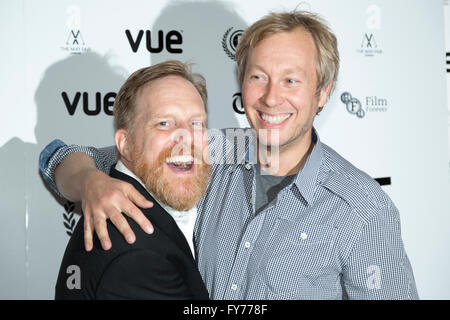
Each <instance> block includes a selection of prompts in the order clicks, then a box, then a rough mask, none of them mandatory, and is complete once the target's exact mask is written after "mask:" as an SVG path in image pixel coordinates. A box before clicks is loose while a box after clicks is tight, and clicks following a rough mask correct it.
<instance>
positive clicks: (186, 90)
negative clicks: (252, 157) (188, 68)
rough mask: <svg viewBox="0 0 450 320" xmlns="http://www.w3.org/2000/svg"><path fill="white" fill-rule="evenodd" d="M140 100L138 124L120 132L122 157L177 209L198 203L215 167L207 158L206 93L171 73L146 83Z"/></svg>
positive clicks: (155, 192)
mask: <svg viewBox="0 0 450 320" xmlns="http://www.w3.org/2000/svg"><path fill="white" fill-rule="evenodd" d="M136 105H137V112H136V118H135V119H134V126H133V127H134V129H133V130H131V132H130V131H128V132H127V131H126V130H125V129H121V130H122V131H121V130H118V131H117V133H116V135H117V136H118V137H117V138H116V144H117V146H118V149H119V151H120V153H121V156H122V161H123V162H124V164H125V165H126V166H127V167H129V168H130V170H131V171H133V172H134V173H135V174H136V175H137V176H138V177H139V178H140V179H141V180H142V181H143V182H144V183H145V185H146V187H147V188H148V189H149V191H151V192H152V193H153V194H154V195H155V196H156V197H157V198H158V199H159V200H161V201H163V202H164V203H166V204H168V205H169V206H171V207H172V208H174V209H177V210H187V209H190V208H192V207H193V206H194V205H195V204H196V203H197V202H198V201H199V200H200V198H201V197H202V196H203V193H204V191H205V189H206V184H207V181H208V176H209V171H210V166H209V165H207V164H206V163H205V162H204V161H202V155H203V151H204V150H205V149H206V147H207V139H206V135H205V127H206V112H205V108H204V104H203V101H202V98H201V97H200V95H199V93H198V91H197V90H196V89H195V87H194V86H193V85H192V84H191V83H190V82H189V81H187V80H185V79H184V78H182V77H180V76H175V75H170V76H166V77H163V78H160V79H157V80H154V81H152V82H150V83H149V84H147V85H146V86H144V87H143V88H142V89H141V90H140V92H139V94H138V96H137V99H136ZM120 132H121V133H120ZM121 134H122V136H123V137H124V138H123V139H121V138H120V137H121ZM121 150H122V151H121Z"/></svg>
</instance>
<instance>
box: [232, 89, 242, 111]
mask: <svg viewBox="0 0 450 320" xmlns="http://www.w3.org/2000/svg"><path fill="white" fill-rule="evenodd" d="M233 110H234V112H236V113H239V114H245V110H244V105H243V104H242V95H241V93H240V92H237V93H235V94H233Z"/></svg>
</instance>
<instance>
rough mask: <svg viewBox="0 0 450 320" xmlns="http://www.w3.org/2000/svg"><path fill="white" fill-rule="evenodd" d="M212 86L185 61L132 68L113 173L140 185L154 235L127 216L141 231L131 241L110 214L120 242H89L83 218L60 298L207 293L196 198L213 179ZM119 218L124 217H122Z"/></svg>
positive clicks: (123, 92) (64, 268) (120, 110)
mask: <svg viewBox="0 0 450 320" xmlns="http://www.w3.org/2000/svg"><path fill="white" fill-rule="evenodd" d="M206 100H207V93H206V86H205V83H204V79H203V78H202V77H201V76H200V75H198V74H193V73H192V72H191V71H190V69H189V67H188V66H187V65H185V64H183V63H181V62H178V61H167V62H163V63H160V64H157V65H155V66H152V67H148V68H143V69H140V70H138V71H136V72H135V73H133V74H132V75H131V76H130V77H129V78H128V80H127V81H126V82H125V83H124V85H123V86H122V87H121V89H120V91H119V93H118V95H117V97H116V100H115V103H114V125H115V129H116V132H115V135H114V139H115V142H116V147H117V149H118V151H119V154H118V158H119V159H118V162H117V163H116V164H115V166H113V167H112V168H111V171H110V176H111V177H114V178H116V179H120V180H123V181H126V182H128V183H130V184H131V185H133V186H134V187H135V188H136V189H137V190H138V191H139V193H140V194H141V195H142V196H144V197H145V198H146V199H147V200H148V201H151V202H153V203H154V206H153V208H152V210H151V213H150V210H149V209H142V212H143V213H144V214H145V215H148V216H150V215H151V219H152V222H153V227H154V230H153V234H152V235H151V236H149V235H148V234H146V233H145V232H143V231H142V230H141V228H140V227H139V225H138V224H136V223H135V222H133V221H132V220H131V219H130V218H125V217H124V216H122V217H121V219H127V220H128V223H129V224H130V226H131V228H132V229H133V231H134V232H135V234H136V241H135V242H134V243H133V244H131V245H130V244H128V243H127V242H126V241H125V240H124V239H123V237H122V235H121V233H120V231H119V230H118V229H116V227H114V225H113V223H112V222H111V221H109V220H108V222H107V229H108V232H109V234H110V236H111V238H112V239H114V242H115V244H117V245H116V246H115V247H114V250H109V251H104V250H103V249H102V246H101V244H100V241H99V239H98V238H97V237H94V247H93V250H91V251H90V252H86V251H85V249H84V238H83V237H84V235H83V233H84V232H83V225H84V222H83V218H81V221H79V223H78V225H77V227H76V230H75V232H74V234H73V236H72V238H71V239H70V241H69V243H68V246H67V249H66V252H65V254H64V258H63V261H62V264H61V268H60V271H59V276H58V281H57V284H56V293H55V298H56V299H208V292H207V291H206V288H205V286H204V284H203V282H202V278H201V276H200V273H199V272H198V269H197V265H196V263H195V261H194V259H193V255H194V251H193V250H194V249H193V243H192V242H193V234H192V232H193V225H194V222H195V219H196V217H197V208H196V205H197V203H198V201H199V200H200V198H201V197H202V196H203V194H204V192H205V189H206V185H207V183H208V178H209V173H210V165H209V164H206V163H205V162H204V161H202V157H201V156H202V155H203V150H206V145H207V141H206V139H205V135H204V133H205V130H204V129H205V123H206ZM116 222H117V221H116Z"/></svg>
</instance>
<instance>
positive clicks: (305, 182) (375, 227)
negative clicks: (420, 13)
mask: <svg viewBox="0 0 450 320" xmlns="http://www.w3.org/2000/svg"><path fill="white" fill-rule="evenodd" d="M236 61H237V64H238V70H239V81H240V85H241V88H242V99H243V105H244V108H245V112H246V115H247V118H248V120H249V123H250V124H251V126H252V129H253V130H255V132H256V136H257V140H256V142H255V143H252V144H250V145H249V147H248V149H247V150H246V152H245V153H244V155H243V156H242V157H239V158H238V159H237V162H236V163H234V164H214V163H213V164H212V176H211V180H210V183H209V186H208V189H207V192H206V194H205V196H204V197H203V199H202V200H201V201H200V204H199V215H198V218H197V221H196V225H195V230H194V240H195V244H196V248H197V251H196V254H197V263H198V267H199V270H200V273H201V275H202V278H203V280H204V282H205V284H206V287H207V289H208V291H209V293H210V297H211V298H213V299H345V298H349V299H417V298H418V295H417V290H416V287H415V281H414V276H413V272H412V268H411V265H410V263H409V260H408V257H407V256H406V253H405V250H404V247H403V243H402V239H401V234H400V219H399V213H398V210H397V209H396V207H395V205H394V204H393V202H392V201H391V199H390V198H389V197H388V196H387V195H386V194H385V193H384V192H383V191H382V189H381V188H380V186H379V185H378V184H377V183H376V182H375V181H374V180H373V179H372V178H370V177H369V176H368V175H367V174H365V173H364V172H362V171H360V170H359V169H357V168H355V167H354V166H353V165H352V164H350V163H349V162H348V161H346V160H345V159H343V158H342V157H341V156H339V155H338V154H337V153H336V152H335V151H334V150H333V149H331V148H330V147H328V146H327V145H325V144H323V143H322V142H321V141H320V139H319V136H318V134H317V132H316V130H315V129H314V128H313V122H314V118H315V116H316V114H318V113H319V112H321V111H322V109H323V108H324V106H325V104H326V102H327V99H328V96H329V95H330V94H331V92H332V90H333V88H334V86H335V84H336V81H337V76H338V71H339V52H338V49H337V41H336V37H335V36H334V34H333V33H332V32H331V31H330V30H329V28H328V27H327V25H326V23H325V22H324V21H323V20H322V19H321V18H320V17H318V15H316V14H313V13H310V12H304V11H294V12H283V13H271V14H269V15H267V16H265V17H263V18H262V19H260V20H258V21H257V22H255V23H254V24H253V25H251V26H250V27H249V28H248V29H247V30H246V31H245V32H244V34H243V35H242V37H241V40H240V43H239V45H238V48H237V52H236ZM216 140H217V139H216ZM225 140H226V139H225ZM59 147H60V148H59ZM84 150H86V149H83V147H78V146H75V147H74V146H65V145H63V144H61V143H60V142H58V141H56V142H54V143H53V144H51V145H49V147H48V149H47V150H46V151H45V152H43V155H45V154H49V155H52V156H51V157H48V156H47V157H44V158H43V159H41V160H42V161H41V168H42V170H43V173H44V175H46V177H48V180H49V182H50V183H54V182H53V179H56V185H57V186H58V189H59V190H60V191H61V192H62V194H64V195H65V196H66V197H68V198H69V199H72V200H80V199H83V201H84V203H85V207H86V208H88V216H89V217H90V219H92V220H95V221H104V219H106V218H108V217H110V218H111V219H113V218H114V217H115V216H116V215H117V214H119V213H120V211H124V212H126V213H127V214H128V215H129V216H130V217H132V218H133V219H134V220H136V221H137V222H138V223H139V224H140V225H141V227H142V228H146V227H149V226H150V222H149V221H148V220H147V219H145V218H144V217H142V215H140V213H139V212H138V211H137V210H135V208H133V205H132V204H131V203H132V202H133V203H135V204H136V205H138V206H147V205H149V204H148V203H145V201H144V199H141V198H139V197H138V196H137V195H136V192H135V191H133V190H132V189H131V188H130V187H129V186H127V185H125V184H123V183H121V182H118V181H113V180H112V179H110V178H109V177H107V176H105V174H103V173H100V172H99V171H98V170H96V169H95V163H94V161H93V160H92V159H91V157H92V158H93V159H95V161H96V162H97V164H98V165H100V164H101V163H103V162H104V161H106V162H111V161H112V156H105V155H104V152H103V151H99V150H96V149H93V148H88V149H87V151H86V153H87V154H89V155H90V157H89V156H87V155H86V154H84V153H81V152H79V151H84ZM110 152H111V151H110ZM69 154H70V155H69ZM254 154H256V158H257V161H256V163H253V162H252V161H250V158H251V157H252V155H254ZM63 158H64V161H62V159H63ZM61 161H62V163H61V165H59V166H57V164H59V163H60V162H61ZM55 167H56V172H55ZM100 167H101V166H100ZM54 174H55V176H54ZM73 179H76V180H77V185H78V186H83V187H82V188H79V187H77V186H75V185H72V186H70V187H67V185H66V183H65V182H66V181H71V180H72V181H73ZM102 188H107V189H108V190H109V193H110V194H114V195H115V197H114V199H115V200H113V201H112V203H111V204H109V205H108V206H104V205H102V203H105V202H107V201H106V200H107V199H110V198H106V197H103V196H102V195H100V194H99V192H98V190H101V189H102ZM87 190H89V192H88V191H87ZM85 214H86V212H85ZM92 217H93V218H92ZM150 219H151V218H150ZM92 228H93V226H92V223H91V224H90V225H88V227H87V230H89V231H90V230H92ZM95 229H96V232H97V233H98V234H99V237H100V239H102V241H104V248H105V249H109V248H110V247H111V243H110V241H109V238H108V234H107V232H106V230H105V228H103V227H102V226H101V225H100V224H99V223H95ZM120 229H121V230H123V235H124V236H126V237H129V238H130V239H129V241H131V242H132V241H133V234H132V232H131V231H130V230H129V229H128V227H127V226H126V225H124V224H123V225H122V224H121V226H120ZM85 237H86V248H87V249H88V250H89V249H90V246H91V244H90V242H91V241H90V233H89V232H87V233H86V234H85ZM113 246H114V244H113Z"/></svg>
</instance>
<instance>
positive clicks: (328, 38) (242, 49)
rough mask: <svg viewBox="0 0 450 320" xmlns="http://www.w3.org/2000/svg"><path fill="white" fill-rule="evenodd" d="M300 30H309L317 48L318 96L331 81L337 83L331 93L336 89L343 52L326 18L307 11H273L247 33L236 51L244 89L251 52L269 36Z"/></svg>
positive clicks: (240, 78) (253, 25)
mask: <svg viewBox="0 0 450 320" xmlns="http://www.w3.org/2000/svg"><path fill="white" fill-rule="evenodd" d="M296 28H303V29H304V30H306V31H308V32H309V33H310V34H311V36H312V37H313V39H314V43H315V45H316V50H317V61H316V72H317V80H318V81H317V93H319V92H320V91H321V90H322V89H324V88H325V87H326V86H327V85H328V84H329V83H330V82H333V85H332V88H331V91H330V93H331V92H332V91H333V90H334V87H335V85H336V81H337V76H338V72H339V51H338V48H337V40H336V36H335V35H334V34H333V33H332V32H331V31H330V29H329V28H328V26H327V25H326V23H325V21H324V20H323V19H322V18H320V17H319V16H318V15H317V14H315V13H311V12H307V11H293V12H281V13H274V12H272V13H270V14H268V15H266V16H265V17H263V18H262V19H260V20H258V21H256V22H255V23H254V24H252V25H251V26H250V27H248V28H247V29H246V30H245V32H244V33H243V35H242V37H241V39H240V41H239V44H238V47H237V50H236V61H237V65H238V72H239V83H240V85H241V86H242V83H243V81H244V76H245V71H246V68H247V62H248V55H249V52H250V49H251V48H254V47H255V46H256V45H257V44H258V43H259V42H260V41H261V40H263V39H264V38H266V37H268V36H269V35H272V34H275V33H279V32H289V31H292V30H294V29H296Z"/></svg>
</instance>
